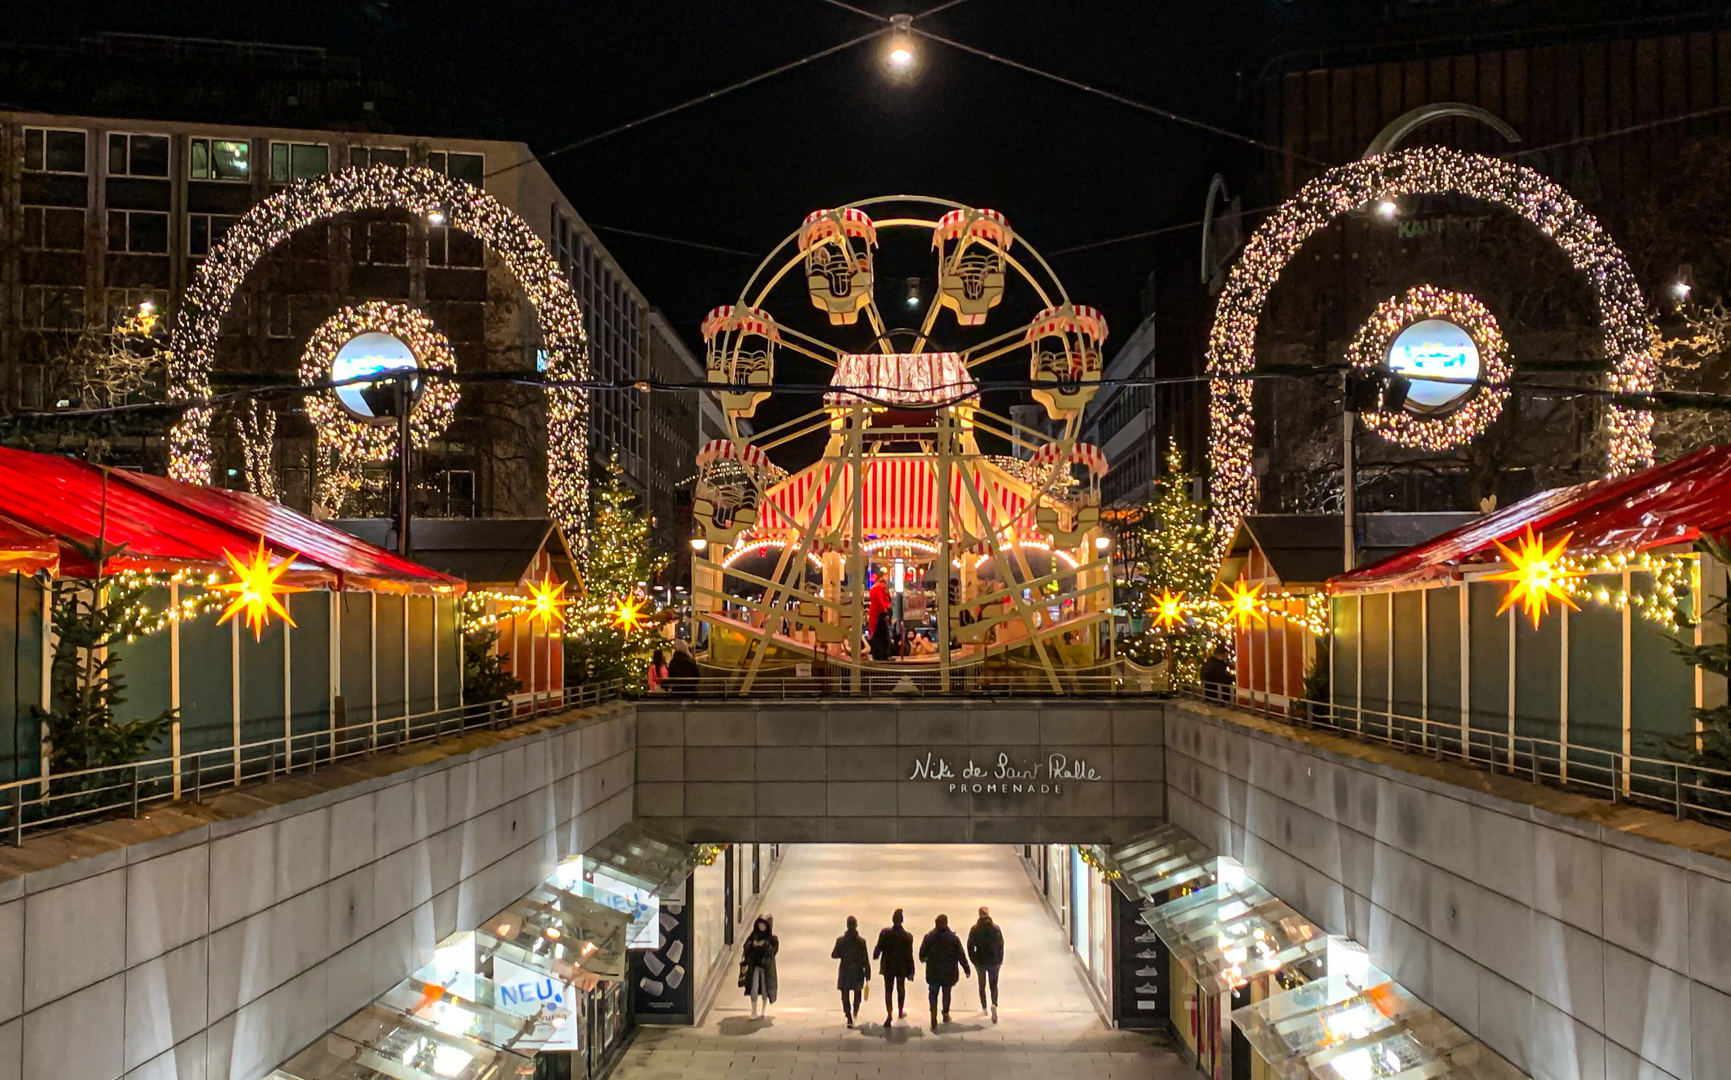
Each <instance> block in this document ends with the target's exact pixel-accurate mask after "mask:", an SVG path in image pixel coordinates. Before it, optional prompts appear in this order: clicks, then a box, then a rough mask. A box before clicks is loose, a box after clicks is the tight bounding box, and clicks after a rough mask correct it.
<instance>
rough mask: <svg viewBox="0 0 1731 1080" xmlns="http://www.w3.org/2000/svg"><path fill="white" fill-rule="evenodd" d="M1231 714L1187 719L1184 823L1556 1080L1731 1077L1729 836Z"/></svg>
mask: <svg viewBox="0 0 1731 1080" xmlns="http://www.w3.org/2000/svg"><path fill="white" fill-rule="evenodd" d="M1227 715H1228V714H1226V713H1225V711H1224V710H1216V709H1212V708H1210V707H1208V706H1202V705H1185V704H1179V703H1172V704H1170V705H1169V706H1168V707H1167V710H1166V717H1167V721H1166V737H1167V746H1166V762H1167V783H1168V789H1167V800H1168V808H1169V814H1170V817H1171V819H1172V821H1173V822H1174V823H1176V824H1178V825H1180V826H1182V827H1184V828H1185V829H1187V830H1189V831H1190V832H1191V833H1193V834H1195V835H1196V836H1197V837H1198V838H1200V839H1201V840H1202V841H1204V842H1205V843H1208V844H1211V845H1213V846H1215V847H1216V848H1217V849H1218V850H1220V851H1222V852H1223V853H1229V854H1231V855H1234V856H1236V857H1238V858H1239V859H1241V860H1242V861H1243V862H1244V864H1245V867H1246V869H1247V870H1248V871H1249V872H1250V873H1251V875H1252V876H1254V877H1255V878H1256V879H1257V880H1259V881H1261V882H1263V883H1265V884H1266V885H1267V887H1268V889H1269V890H1270V891H1272V892H1273V893H1275V894H1276V895H1278V896H1279V897H1280V898H1281V899H1283V900H1285V901H1287V902H1288V903H1290V904H1291V905H1292V906H1293V907H1295V908H1297V909H1298V910H1299V911H1300V912H1302V913H1303V914H1304V915H1306V916H1307V917H1309V918H1310V919H1312V920H1313V921H1315V922H1317V923H1318V924H1320V925H1322V926H1324V927H1325V928H1326V929H1328V930H1329V931H1330V932H1332V933H1341V934H1346V935H1349V936H1351V937H1353V938H1355V939H1357V940H1358V941H1360V942H1363V943H1365V944H1366V945H1367V946H1368V947H1369V949H1370V953H1371V958H1372V960H1373V961H1374V962H1375V963H1376V964H1378V965H1380V966H1381V967H1383V968H1384V969H1385V970H1386V971H1388V972H1389V974H1390V975H1392V976H1394V977H1395V978H1396V979H1398V980H1399V981H1401V982H1402V983H1404V984H1406V985H1407V986H1408V987H1409V988H1411V989H1412V991H1413V992H1414V993H1416V994H1418V995H1419V996H1420V997H1421V998H1423V999H1424V1000H1425V1001H1426V1002H1428V1003H1429V1004H1431V1005H1433V1006H1435V1007H1436V1008H1438V1009H1440V1010H1442V1011H1443V1012H1444V1013H1446V1014H1448V1016H1450V1017H1451V1018H1452V1019H1454V1020H1455V1021H1456V1022H1458V1023H1459V1024H1461V1025H1462V1026H1463V1027H1465V1028H1466V1029H1468V1030H1469V1031H1471V1032H1472V1033H1473V1034H1475V1035H1477V1036H1478V1037H1479V1038H1481V1039H1483V1040H1484V1041H1485V1042H1487V1043H1489V1044H1490V1045H1491V1046H1492V1047H1493V1048H1495V1049H1496V1050H1498V1051H1499V1052H1501V1053H1502V1054H1504V1055H1506V1056H1507V1057H1508V1058H1509V1059H1510V1060H1511V1061H1513V1062H1514V1063H1515V1064H1517V1065H1519V1066H1521V1067H1522V1068H1523V1069H1526V1070H1527V1071H1528V1072H1530V1073H1531V1074H1532V1075H1533V1076H1534V1077H1535V1078H1538V1080H1549V1078H1556V1080H1564V1078H1568V1080H1573V1078H1577V1077H1580V1078H1586V1080H1597V1078H1601V1077H1603V1078H1613V1080H1623V1078H1636V1077H1639V1078H1642V1080H1664V1078H1666V1077H1675V1078H1677V1080H1719V1078H1723V1077H1727V1076H1731V861H1727V859H1726V857H1725V856H1726V855H1731V839H1727V834H1726V833H1724V832H1722V831H1719V830H1715V829H1711V828H1709V827H1707V826H1703V825H1695V824H1691V823H1678V822H1674V821H1670V820H1669V819H1667V818H1665V817H1663V816H1662V815H1657V814H1652V813H1649V812H1646V811H1642V810H1637V809H1633V808H1628V807H1616V806H1612V805H1610V804H1608V803H1601V802H1594V801H1592V800H1588V799H1585V798H1581V797H1577V796H1571V795H1567V794H1564V793H1562V792H1551V791H1547V790H1546V789H1542V788H1537V787H1534V786H1532V785H1527V784H1520V783H1517V782H1515V781H1513V780H1510V779H1508V778H1502V777H1493V776H1490V775H1488V774H1485V773H1475V772H1470V771H1468V770H1466V769H1464V768H1461V767H1458V766H1446V765H1442V764H1438V763H1433V762H1428V761H1426V760H1425V759H1422V758H1421V759H1414V758H1410V757H1404V758H1403V755H1399V754H1395V753H1392V752H1389V751H1384V750H1381V749H1379V748H1372V747H1365V746H1358V745H1354V744H1347V743H1342V742H1340V741H1338V740H1332V739H1326V738H1321V737H1317V736H1314V735H1313V734H1312V733H1308V732H1306V733H1296V732H1292V731H1291V729H1281V728H1279V727H1278V726H1276V725H1272V724H1266V723H1261V722H1259V721H1255V720H1244V721H1236V720H1231V719H1227V718H1226V717H1227ZM1641 833H1645V834H1646V835H1641ZM1657 837H1663V839H1662V840H1661V839H1655V838H1657Z"/></svg>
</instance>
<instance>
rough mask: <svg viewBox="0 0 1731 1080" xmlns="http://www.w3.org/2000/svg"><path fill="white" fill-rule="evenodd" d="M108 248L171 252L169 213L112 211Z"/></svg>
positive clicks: (155, 253) (136, 251)
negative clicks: (169, 246)
mask: <svg viewBox="0 0 1731 1080" xmlns="http://www.w3.org/2000/svg"><path fill="white" fill-rule="evenodd" d="M108 250H109V251H129V252H134V253H138V254H144V255H166V254H168V215H167V214H159V213H157V212H155V211H154V210H110V211H109V212H108Z"/></svg>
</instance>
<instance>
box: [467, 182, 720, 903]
mask: <svg viewBox="0 0 1731 1080" xmlns="http://www.w3.org/2000/svg"><path fill="white" fill-rule="evenodd" d="M458 156H459V155H456V154H453V155H452V157H453V158H455V157H458ZM583 858H584V861H585V862H588V863H590V864H593V865H594V866H596V867H598V868H602V869H605V870H606V871H608V872H609V873H611V874H613V875H615V876H617V877H623V878H626V879H628V880H632V881H636V882H639V883H640V884H642V885H643V886H644V887H645V888H647V889H650V890H653V891H654V892H655V893H656V894H657V895H660V896H665V897H667V898H669V899H674V898H676V897H680V896H683V895H684V889H685V879H686V877H687V875H689V874H690V873H691V868H692V867H693V866H696V865H697V850H696V849H695V848H693V847H692V846H691V845H689V844H683V843H680V842H679V841H677V840H674V839H671V838H669V837H666V836H662V835H661V834H659V833H656V832H654V831H652V830H650V829H646V828H644V827H643V826H641V825H636V824H628V825H622V826H620V827H619V828H618V829H615V830H614V831H613V832H612V833H611V834H610V835H609V836H608V837H607V838H606V839H605V840H603V841H601V842H600V843H598V844H596V845H594V846H593V847H591V848H590V849H589V850H588V851H585V852H584V853H583Z"/></svg>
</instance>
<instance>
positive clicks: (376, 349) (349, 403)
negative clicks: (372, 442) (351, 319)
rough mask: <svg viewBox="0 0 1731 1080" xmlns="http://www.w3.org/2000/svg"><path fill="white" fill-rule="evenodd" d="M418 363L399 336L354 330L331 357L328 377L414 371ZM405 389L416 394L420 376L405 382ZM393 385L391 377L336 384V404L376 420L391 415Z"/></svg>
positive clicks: (357, 416) (360, 417)
mask: <svg viewBox="0 0 1731 1080" xmlns="http://www.w3.org/2000/svg"><path fill="white" fill-rule="evenodd" d="M420 366H421V363H420V361H419V360H416V359H415V354H414V352H413V350H411V349H410V348H409V347H408V346H407V345H405V344H404V343H403V341H402V339H401V338H398V337H397V336H395V335H394V334H386V333H383V332H381V331H378V330H369V331H367V332H366V333H364V334H357V335H355V336H354V337H352V338H350V339H349V340H348V341H347V342H345V343H344V344H343V347H342V348H340V349H338V350H337V355H336V356H335V357H334V358H333V359H332V360H331V381H332V382H337V383H340V382H345V381H347V380H349V379H357V378H360V377H361V376H363V375H380V374H384V373H386V372H397V371H414V370H415V369H417V368H419V367H420ZM409 392H410V394H411V395H412V396H413V397H415V398H419V397H420V394H421V380H419V379H416V380H414V381H413V382H411V383H410V384H409ZM396 393H397V387H396V383H395V381H394V380H387V381H381V382H376V383H371V382H364V383H363V382H357V383H349V384H348V385H347V386H339V387H337V388H336V395H337V404H339V405H341V406H342V407H343V408H344V409H346V410H348V413H349V415H350V416H353V417H354V418H355V419H357V420H361V421H365V422H369V423H377V422H383V421H388V420H390V419H392V417H393V416H394V415H395V404H394V401H395V397H396Z"/></svg>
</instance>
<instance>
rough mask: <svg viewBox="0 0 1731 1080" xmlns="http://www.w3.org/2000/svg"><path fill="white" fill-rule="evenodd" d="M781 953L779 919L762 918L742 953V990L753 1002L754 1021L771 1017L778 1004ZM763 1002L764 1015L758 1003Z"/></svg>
mask: <svg viewBox="0 0 1731 1080" xmlns="http://www.w3.org/2000/svg"><path fill="white" fill-rule="evenodd" d="M780 949H781V939H780V938H778V937H776V936H775V917H774V916H773V915H761V916H759V917H758V920H757V922H755V923H753V924H752V926H751V935H750V936H749V937H747V938H746V939H745V945H744V947H743V948H742V949H741V950H740V958H739V986H740V989H742V990H744V991H745V996H746V997H748V998H750V999H751V1018H752V1019H753V1020H756V1019H757V1018H758V1017H760V1016H768V1015H769V1007H770V1006H771V1005H774V1004H775V954H776V953H777V952H778V951H779V950H780ZM759 999H762V1001H763V1006H762V1010H763V1011H761V1012H759V1011H758V1000H759Z"/></svg>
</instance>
